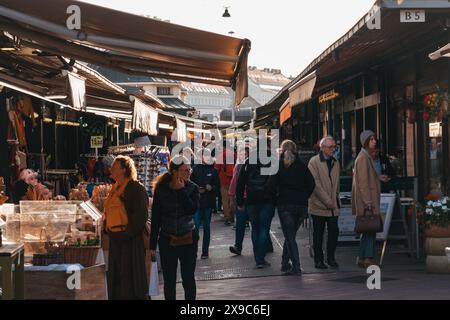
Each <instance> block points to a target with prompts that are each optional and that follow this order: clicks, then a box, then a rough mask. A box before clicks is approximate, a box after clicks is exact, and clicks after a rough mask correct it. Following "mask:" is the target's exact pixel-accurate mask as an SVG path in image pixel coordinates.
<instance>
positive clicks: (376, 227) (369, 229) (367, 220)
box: [355, 209, 383, 233]
mask: <svg viewBox="0 0 450 320" xmlns="http://www.w3.org/2000/svg"><path fill="white" fill-rule="evenodd" d="M355 232H356V233H378V232H383V220H382V219H381V215H379V214H374V213H373V211H372V210H369V209H364V214H363V215H362V216H356V221H355Z"/></svg>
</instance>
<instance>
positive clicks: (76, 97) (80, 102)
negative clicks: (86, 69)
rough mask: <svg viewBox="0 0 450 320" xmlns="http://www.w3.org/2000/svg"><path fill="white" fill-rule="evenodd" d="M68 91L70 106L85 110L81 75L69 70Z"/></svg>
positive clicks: (84, 93)
mask: <svg viewBox="0 0 450 320" xmlns="http://www.w3.org/2000/svg"><path fill="white" fill-rule="evenodd" d="M67 76H68V78H69V85H70V92H71V93H72V107H73V108H74V109H76V110H81V111H82V110H86V85H85V82H84V80H85V79H83V78H82V77H80V76H78V75H76V74H74V73H72V72H69V74H68V75H67Z"/></svg>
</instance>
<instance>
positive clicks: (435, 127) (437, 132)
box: [429, 122, 442, 138]
mask: <svg viewBox="0 0 450 320" xmlns="http://www.w3.org/2000/svg"><path fill="white" fill-rule="evenodd" d="M429 135H430V138H439V137H442V126H441V123H440V122H434V123H430V128H429Z"/></svg>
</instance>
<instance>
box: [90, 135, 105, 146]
mask: <svg viewBox="0 0 450 320" xmlns="http://www.w3.org/2000/svg"><path fill="white" fill-rule="evenodd" d="M91 148H92V149H96V148H103V136H91Z"/></svg>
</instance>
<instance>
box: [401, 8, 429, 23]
mask: <svg viewBox="0 0 450 320" xmlns="http://www.w3.org/2000/svg"><path fill="white" fill-rule="evenodd" d="M400 22H401V23H410V22H425V10H401V11H400Z"/></svg>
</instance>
